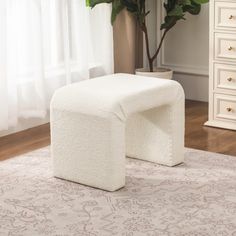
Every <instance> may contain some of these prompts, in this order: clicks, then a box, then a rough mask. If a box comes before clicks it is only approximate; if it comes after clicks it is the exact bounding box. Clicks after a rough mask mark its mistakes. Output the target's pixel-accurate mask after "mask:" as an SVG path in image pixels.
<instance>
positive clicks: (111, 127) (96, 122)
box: [51, 109, 125, 191]
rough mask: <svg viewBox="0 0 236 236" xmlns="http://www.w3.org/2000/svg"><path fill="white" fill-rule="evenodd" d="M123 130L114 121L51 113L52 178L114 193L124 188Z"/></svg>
mask: <svg viewBox="0 0 236 236" xmlns="http://www.w3.org/2000/svg"><path fill="white" fill-rule="evenodd" d="M124 137H125V126H124V123H123V122H122V121H120V120H119V119H117V118H116V117H113V116H111V117H95V116H90V115H84V114H78V113H71V112H67V111H58V110H53V109H52V111H51V151H52V157H53V171H54V176H55V177H59V178H62V179H66V180H70V181H74V182H77V183H81V184H84V185H88V186H92V187H96V188H100V189H104V190H107V191H115V190H117V189H119V188H121V187H123V186H124V185H125V141H124Z"/></svg>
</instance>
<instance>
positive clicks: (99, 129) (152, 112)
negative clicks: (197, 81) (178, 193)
mask: <svg viewBox="0 0 236 236" xmlns="http://www.w3.org/2000/svg"><path fill="white" fill-rule="evenodd" d="M183 148H184V92H183V89H182V87H181V86H180V84H179V83H177V82H175V81H172V80H164V79H156V78H149V77H141V76H135V75H130V74H115V75H109V76H104V77H99V78H96V79H91V80H86V81H84V82H80V83H76V84H72V85H68V86H66V87H63V88H61V89H59V90H57V91H56V93H55V94H54V96H53V98H52V101H51V150H52V157H53V171H54V176H55V177H58V178H62V179H66V180H70V181H74V182H78V183H81V184H85V185H88V186H92V187H96V188H100V189H104V190H108V191H115V190H117V189H119V188H121V187H123V186H124V185H125V156H128V157H132V158H137V159H141V160H146V161H150V162H155V163H158V164H163V165H167V166H175V165H177V164H179V163H181V162H183Z"/></svg>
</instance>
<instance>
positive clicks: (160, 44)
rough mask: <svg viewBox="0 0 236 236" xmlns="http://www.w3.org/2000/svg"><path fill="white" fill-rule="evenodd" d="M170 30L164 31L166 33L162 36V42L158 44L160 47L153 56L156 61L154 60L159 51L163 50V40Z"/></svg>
mask: <svg viewBox="0 0 236 236" xmlns="http://www.w3.org/2000/svg"><path fill="white" fill-rule="evenodd" d="M168 31H169V29H165V31H164V33H163V35H162V37H161V41H160V43H159V46H158V48H157V50H156V52H155V54H154V55H153V57H152V58H151V60H152V61H154V60H155V59H156V57H157V56H158V54H159V52H160V50H161V47H162V44H163V42H164V39H165V36H166V34H167V32H168Z"/></svg>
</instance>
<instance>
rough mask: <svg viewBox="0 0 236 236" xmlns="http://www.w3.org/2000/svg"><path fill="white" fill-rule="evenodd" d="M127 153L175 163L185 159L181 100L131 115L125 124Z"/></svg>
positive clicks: (182, 100)
mask: <svg viewBox="0 0 236 236" xmlns="http://www.w3.org/2000/svg"><path fill="white" fill-rule="evenodd" d="M126 155H127V156H128V157H132V158H138V159H142V160H147V161H151V162H155V163H158V164H163V165H167V166H175V165H177V164H180V163H181V162H183V159H184V99H179V100H178V101H176V102H175V103H173V104H170V105H165V106H161V107H158V108H155V109H151V110H148V111H145V112H142V113H139V114H134V115H132V116H131V117H130V118H129V119H128V120H127V125H126Z"/></svg>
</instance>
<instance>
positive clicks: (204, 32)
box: [145, 0, 209, 101]
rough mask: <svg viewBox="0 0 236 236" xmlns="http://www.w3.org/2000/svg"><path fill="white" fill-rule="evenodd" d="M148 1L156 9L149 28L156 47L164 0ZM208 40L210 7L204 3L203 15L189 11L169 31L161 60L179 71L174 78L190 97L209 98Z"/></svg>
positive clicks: (149, 21)
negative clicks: (192, 13) (183, 18)
mask: <svg viewBox="0 0 236 236" xmlns="http://www.w3.org/2000/svg"><path fill="white" fill-rule="evenodd" d="M147 3H148V6H147V8H149V9H150V10H151V13H152V14H151V15H150V16H149V19H148V28H149V33H150V36H151V37H150V38H151V45H152V46H151V48H152V51H154V50H155V48H156V47H157V46H156V45H157V43H158V41H159V40H160V37H161V34H160V30H159V28H160V24H161V22H163V17H164V13H165V12H164V9H163V7H162V1H156V0H149V1H147ZM208 42H209V9H208V5H204V6H203V7H202V11H201V13H200V15H198V16H192V15H190V14H187V15H186V21H184V20H182V21H179V22H178V23H177V25H176V26H175V27H174V28H172V29H171V31H170V32H169V33H168V35H167V37H166V40H165V42H164V45H163V47H162V51H161V55H160V57H159V58H158V61H157V64H158V66H162V67H169V68H172V69H173V70H174V71H175V74H174V79H176V80H177V81H179V82H180V83H181V84H182V86H183V87H184V90H185V94H186V98H187V99H192V100H199V101H207V100H208V57H209V56H208V51H209V46H208ZM145 61H146V60H145ZM145 64H146V62H145Z"/></svg>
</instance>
